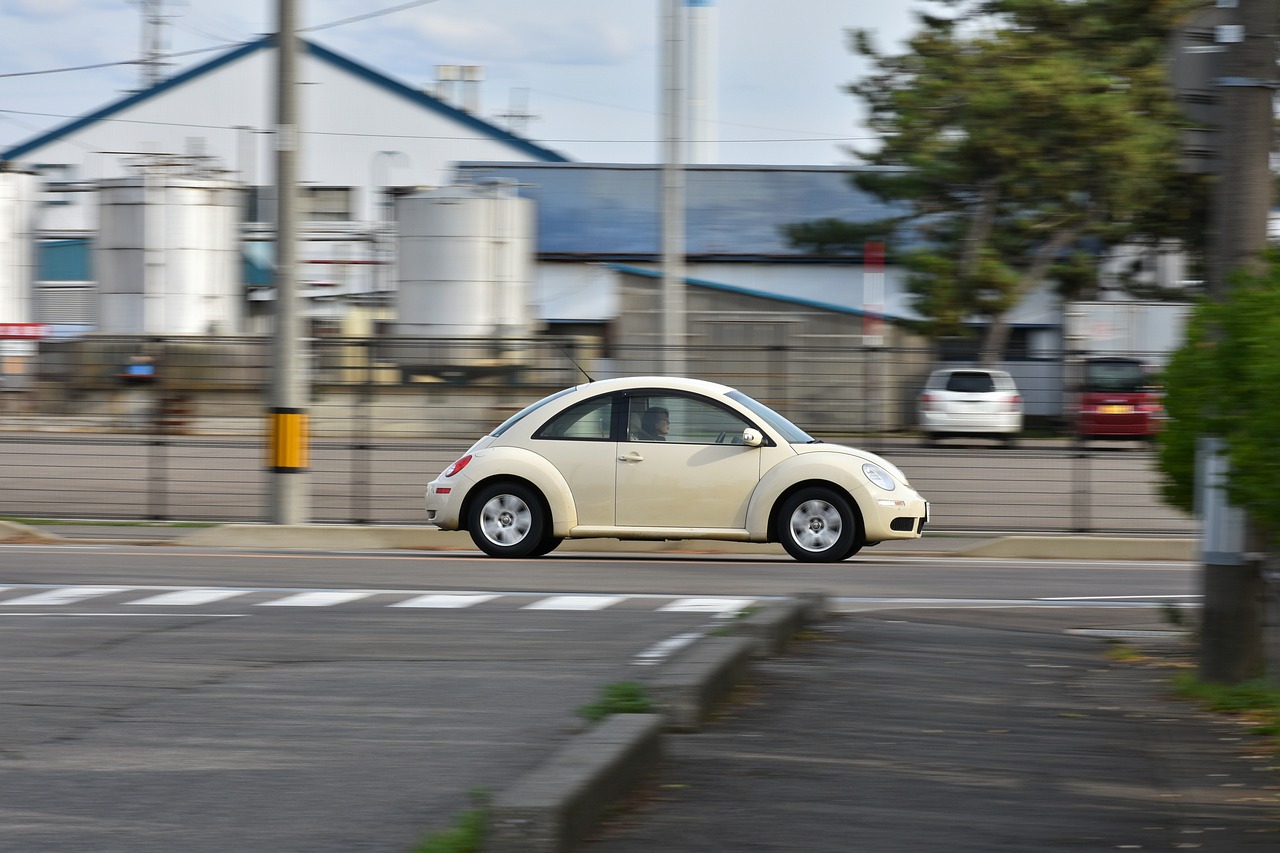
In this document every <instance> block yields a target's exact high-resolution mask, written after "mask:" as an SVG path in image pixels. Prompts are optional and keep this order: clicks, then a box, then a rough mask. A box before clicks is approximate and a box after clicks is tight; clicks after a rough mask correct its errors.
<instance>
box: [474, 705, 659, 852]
mask: <svg viewBox="0 0 1280 853" xmlns="http://www.w3.org/2000/svg"><path fill="white" fill-rule="evenodd" d="M662 726H663V718H662V716H661V715H659V714H614V715H613V716H610V717H607V718H605V719H604V720H602V721H601V722H600V723H598V724H597V725H596V726H595V727H594V728H592V729H591V730H590V731H588V732H586V733H585V734H581V735H578V736H577V737H575V738H574V739H573V741H572V742H571V743H570V744H569V745H568V746H566V747H565V748H564V749H562V750H561V751H560V752H558V753H556V754H555V755H553V756H552V757H551V758H550V759H549V760H547V761H546V762H544V763H543V764H542V765H540V766H539V767H538V768H536V769H535V770H533V771H532V772H531V773H528V774H526V775H525V776H523V777H521V778H520V779H519V780H517V781H516V783H515V784H514V785H512V786H511V787H509V788H507V789H506V790H504V791H502V792H501V793H500V794H498V796H497V797H495V798H494V800H493V804H492V806H491V808H490V816H489V834H488V838H487V840H486V843H485V845H484V849H485V851H486V853H560V851H564V850H569V849H570V848H571V847H572V846H573V845H574V844H575V843H576V842H578V841H580V840H581V839H582V838H583V836H585V835H586V834H587V832H589V831H590V830H591V828H592V827H593V826H594V825H595V824H596V822H597V821H598V820H599V817H600V815H601V814H603V813H604V811H605V809H607V808H608V807H609V806H610V805H611V804H612V803H613V802H615V801H617V800H618V799H621V798H622V797H624V796H626V795H627V793H628V792H629V791H631V790H632V789H633V788H635V787H636V786H637V785H638V784H640V782H641V781H642V780H643V779H644V777H645V776H647V775H649V774H650V773H652V772H653V771H654V770H655V769H656V768H657V766H658V764H659V762H660V761H661V759H662V737H661V736H662Z"/></svg>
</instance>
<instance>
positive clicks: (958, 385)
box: [947, 372, 996, 394]
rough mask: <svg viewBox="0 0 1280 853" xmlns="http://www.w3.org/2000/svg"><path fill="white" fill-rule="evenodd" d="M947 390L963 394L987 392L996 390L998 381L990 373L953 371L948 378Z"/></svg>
mask: <svg viewBox="0 0 1280 853" xmlns="http://www.w3.org/2000/svg"><path fill="white" fill-rule="evenodd" d="M947 390H948V391H958V392H960V393H962V394H985V393H987V392H989V391H994V390H996V383H995V381H994V380H993V379H992V378H991V374H990V373H978V372H966V373H953V374H951V376H950V378H948V379H947Z"/></svg>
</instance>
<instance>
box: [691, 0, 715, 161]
mask: <svg viewBox="0 0 1280 853" xmlns="http://www.w3.org/2000/svg"><path fill="white" fill-rule="evenodd" d="M684 6H685V13H686V15H687V16H688V24H689V27H688V52H689V56H688V61H687V64H686V67H687V68H688V73H689V95H688V97H689V113H688V122H689V128H688V130H689V138H688V143H687V145H688V149H687V153H686V156H685V158H684V160H685V162H686V163H717V162H719V157H718V154H717V142H718V137H717V133H716V120H717V115H716V62H717V56H716V26H715V24H716V7H715V0H684Z"/></svg>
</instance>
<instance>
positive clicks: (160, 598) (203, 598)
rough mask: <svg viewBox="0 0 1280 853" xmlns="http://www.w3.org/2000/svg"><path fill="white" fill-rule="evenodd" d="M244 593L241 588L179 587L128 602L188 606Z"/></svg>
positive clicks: (222, 599)
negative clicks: (172, 590)
mask: <svg viewBox="0 0 1280 853" xmlns="http://www.w3.org/2000/svg"><path fill="white" fill-rule="evenodd" d="M244 594H245V590H242V589H181V590H177V591H175V592H163V593H161V594H160V595H153V596H151V597H150V598H143V599H140V600H138V601H130V602H129V604H130V605H134V604H147V605H155V606H158V607H190V606H192V605H195V604H212V603H213V602H215V601H224V600H226V599H228V598H235V597H236V596H238V595H244Z"/></svg>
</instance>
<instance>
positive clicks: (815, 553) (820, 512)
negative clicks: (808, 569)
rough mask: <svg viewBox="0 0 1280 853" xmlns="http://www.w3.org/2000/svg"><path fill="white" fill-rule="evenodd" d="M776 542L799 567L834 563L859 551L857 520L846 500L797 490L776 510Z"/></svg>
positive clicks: (821, 489) (832, 493)
mask: <svg viewBox="0 0 1280 853" xmlns="http://www.w3.org/2000/svg"><path fill="white" fill-rule="evenodd" d="M775 523H776V526H777V535H778V540H779V541H780V542H782V547H783V548H785V549H786V551H787V553H788V554H790V555H791V556H792V558H793V559H795V560H798V561H800V562H802V563H836V562H839V561H840V560H843V559H844V558H846V557H851V556H853V554H854V553H856V552H857V550H858V549H859V548H860V547H861V544H862V535H861V531H860V530H859V529H858V517H857V515H856V514H855V513H854V511H853V508H852V507H850V505H849V501H848V499H846V498H845V497H843V496H842V495H840V494H838V493H837V492H835V491H834V490H832V489H828V488H824V487H820V486H814V487H810V488H805V489H801V490H800V491H798V492H796V493H795V494H793V495H791V496H790V497H789V498H787V499H786V500H784V501H783V502H782V503H781V504H780V505H779V506H778V515H777V518H776V520H775Z"/></svg>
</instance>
